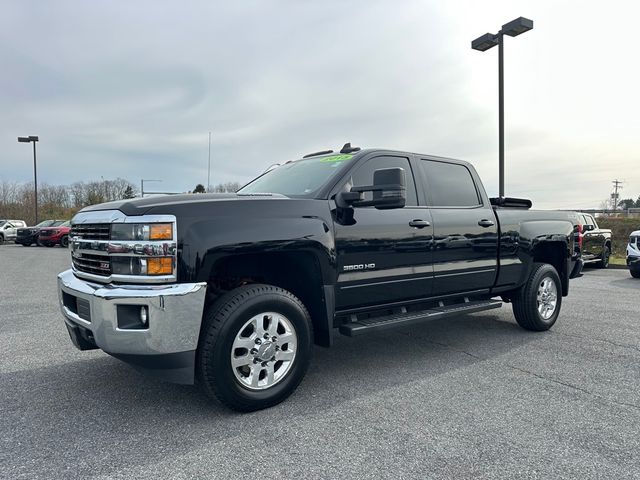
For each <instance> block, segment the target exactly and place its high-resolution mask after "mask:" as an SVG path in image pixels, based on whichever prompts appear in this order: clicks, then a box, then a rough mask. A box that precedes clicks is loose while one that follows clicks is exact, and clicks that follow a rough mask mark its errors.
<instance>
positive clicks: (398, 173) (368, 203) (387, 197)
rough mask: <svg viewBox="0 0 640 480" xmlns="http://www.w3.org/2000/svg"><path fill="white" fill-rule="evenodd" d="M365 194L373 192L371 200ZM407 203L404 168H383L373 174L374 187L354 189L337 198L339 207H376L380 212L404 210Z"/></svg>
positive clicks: (340, 194) (342, 193)
mask: <svg viewBox="0 0 640 480" xmlns="http://www.w3.org/2000/svg"><path fill="white" fill-rule="evenodd" d="M365 192H373V198H372V199H371V200H365V199H364V193H365ZM406 202H407V188H406V176H405V171H404V169H403V168H381V169H379V170H376V171H375V172H373V185H367V186H361V187H352V188H351V191H350V192H341V193H339V194H338V198H336V203H337V204H338V206H345V205H346V206H352V207H376V208H377V209H378V210H389V209H392V208H402V207H404V206H405V204H406Z"/></svg>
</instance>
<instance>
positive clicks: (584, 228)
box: [582, 224, 594, 232]
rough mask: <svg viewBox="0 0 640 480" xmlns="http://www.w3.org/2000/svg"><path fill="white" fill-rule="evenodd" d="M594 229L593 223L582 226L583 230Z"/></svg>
mask: <svg viewBox="0 0 640 480" xmlns="http://www.w3.org/2000/svg"><path fill="white" fill-rule="evenodd" d="M593 229H594V227H593V225H587V224H585V225H583V226H582V230H584V231H585V232H590V231H591V230H593Z"/></svg>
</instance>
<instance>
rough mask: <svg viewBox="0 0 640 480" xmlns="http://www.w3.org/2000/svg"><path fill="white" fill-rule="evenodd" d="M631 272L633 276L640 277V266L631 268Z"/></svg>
mask: <svg viewBox="0 0 640 480" xmlns="http://www.w3.org/2000/svg"><path fill="white" fill-rule="evenodd" d="M629 273H630V274H631V276H632V277H633V278H640V268H630V269H629Z"/></svg>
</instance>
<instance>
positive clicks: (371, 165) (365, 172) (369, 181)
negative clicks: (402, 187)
mask: <svg viewBox="0 0 640 480" xmlns="http://www.w3.org/2000/svg"><path fill="white" fill-rule="evenodd" d="M394 167H400V168H402V169H404V172H405V178H406V182H407V203H406V205H407V206H408V207H412V206H416V205H418V197H417V195H416V185H415V182H414V181H413V173H412V172H411V165H410V164H409V159H407V158H405V157H391V156H383V157H375V158H372V159H370V160H367V162H366V163H365V164H364V165H361V166H360V167H358V169H357V170H356V171H355V172H353V173H352V174H351V179H352V181H353V186H364V185H373V172H375V171H376V170H379V169H381V168H394ZM372 196H373V194H372V193H371V192H366V193H365V199H367V200H371V198H372Z"/></svg>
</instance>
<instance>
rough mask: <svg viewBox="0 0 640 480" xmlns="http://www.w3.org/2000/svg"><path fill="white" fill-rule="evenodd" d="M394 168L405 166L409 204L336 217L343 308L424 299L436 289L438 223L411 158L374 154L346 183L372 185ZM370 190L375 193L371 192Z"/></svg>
mask: <svg viewBox="0 0 640 480" xmlns="http://www.w3.org/2000/svg"><path fill="white" fill-rule="evenodd" d="M390 167H400V168H402V169H404V171H405V174H406V185H407V203H406V206H405V207H404V208H398V209H392V210H378V209H376V208H374V207H365V208H354V209H349V210H352V214H353V218H352V220H351V221H343V220H340V221H338V219H337V218H336V219H335V221H334V227H335V236H336V249H337V255H338V256H337V263H338V280H337V287H336V307H337V308H338V309H348V308H357V307H361V306H372V305H376V304H384V303H389V302H398V301H403V300H408V299H415V298H423V297H428V296H429V295H430V294H431V288H432V286H431V284H432V280H433V268H432V265H431V251H430V249H431V241H432V239H433V226H432V225H433V222H432V221H431V216H430V211H429V209H428V208H427V207H426V206H424V205H419V204H418V196H417V192H416V185H415V183H416V182H415V180H414V171H413V169H412V167H411V162H410V161H409V158H408V157H404V156H400V155H389V154H384V155H382V154H381V155H378V156H374V157H372V158H369V159H367V160H365V162H364V163H361V164H359V165H358V166H357V167H356V169H355V170H354V171H353V172H352V174H351V175H349V177H348V178H346V179H345V180H344V183H346V182H347V181H349V180H351V182H352V185H353V186H363V185H372V184H373V172H374V171H375V170H377V169H381V168H390ZM340 187H342V185H341V186H340ZM366 195H367V197H369V196H370V193H367V194H366ZM416 222H417V223H416ZM412 224H413V225H419V226H417V227H416V226H412ZM420 225H421V226H420Z"/></svg>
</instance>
